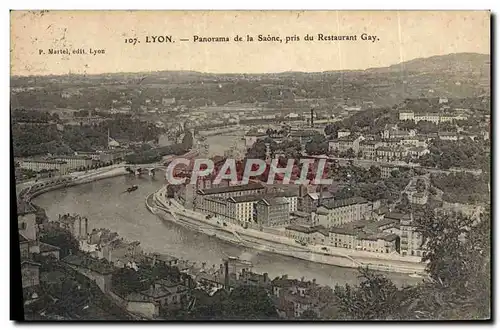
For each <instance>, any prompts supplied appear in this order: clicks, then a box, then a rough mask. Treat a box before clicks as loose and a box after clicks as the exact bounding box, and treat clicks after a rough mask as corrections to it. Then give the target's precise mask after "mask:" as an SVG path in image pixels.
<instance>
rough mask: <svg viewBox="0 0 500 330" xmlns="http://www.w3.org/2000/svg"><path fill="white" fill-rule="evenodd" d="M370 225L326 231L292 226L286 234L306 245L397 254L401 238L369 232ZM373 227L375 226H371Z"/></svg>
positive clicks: (319, 227)
mask: <svg viewBox="0 0 500 330" xmlns="http://www.w3.org/2000/svg"><path fill="white" fill-rule="evenodd" d="M366 227H369V226H368V223H366V224H363V223H359V224H356V225H354V226H344V227H339V228H330V229H326V228H325V227H323V226H313V227H307V226H300V225H290V226H288V227H286V230H285V233H286V235H287V236H288V237H289V238H293V239H295V240H296V241H298V242H301V243H303V244H304V243H305V244H315V245H325V246H332V247H341V248H346V249H353V250H362V251H369V252H377V253H393V252H397V249H398V239H399V237H398V236H397V235H395V234H391V233H385V232H376V231H373V229H371V230H367V228H366ZM371 227H373V226H371Z"/></svg>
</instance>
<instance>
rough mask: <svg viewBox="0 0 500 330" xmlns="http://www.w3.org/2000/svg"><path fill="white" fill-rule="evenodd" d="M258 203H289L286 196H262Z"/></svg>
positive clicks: (269, 204)
mask: <svg viewBox="0 0 500 330" xmlns="http://www.w3.org/2000/svg"><path fill="white" fill-rule="evenodd" d="M258 204H266V205H268V206H271V205H284V204H288V201H287V200H286V198H284V197H265V198H262V199H261V200H260V201H259V202H258Z"/></svg>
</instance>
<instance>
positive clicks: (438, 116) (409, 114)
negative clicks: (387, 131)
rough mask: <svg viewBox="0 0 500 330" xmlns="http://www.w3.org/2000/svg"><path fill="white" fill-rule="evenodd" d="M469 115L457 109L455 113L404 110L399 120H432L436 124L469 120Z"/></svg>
mask: <svg viewBox="0 0 500 330" xmlns="http://www.w3.org/2000/svg"><path fill="white" fill-rule="evenodd" d="M467 119H468V116H466V115H464V114H461V113H460V112H457V111H455V113H437V112H429V113H414V112H413V111H408V110H403V111H400V112H399V120H412V121H414V122H415V123H418V122H419V121H430V122H432V123H434V124H439V123H444V122H452V121H454V120H467Z"/></svg>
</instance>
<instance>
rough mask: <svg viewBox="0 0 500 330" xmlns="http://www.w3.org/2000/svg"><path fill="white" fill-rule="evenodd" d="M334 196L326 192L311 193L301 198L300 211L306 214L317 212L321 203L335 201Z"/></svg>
mask: <svg viewBox="0 0 500 330" xmlns="http://www.w3.org/2000/svg"><path fill="white" fill-rule="evenodd" d="M333 200H334V196H333V194H332V193H330V192H327V191H324V192H322V193H319V192H309V193H307V194H305V195H304V196H303V197H301V198H300V203H299V206H300V207H299V208H298V210H299V211H302V212H305V213H312V212H315V211H316V210H317V208H318V205H319V204H320V202H323V201H324V202H329V201H333Z"/></svg>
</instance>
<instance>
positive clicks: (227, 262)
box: [224, 260, 229, 290]
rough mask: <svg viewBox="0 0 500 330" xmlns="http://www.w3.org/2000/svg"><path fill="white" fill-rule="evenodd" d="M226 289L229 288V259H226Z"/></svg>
mask: <svg viewBox="0 0 500 330" xmlns="http://www.w3.org/2000/svg"><path fill="white" fill-rule="evenodd" d="M224 289H226V290H229V261H228V260H224Z"/></svg>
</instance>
